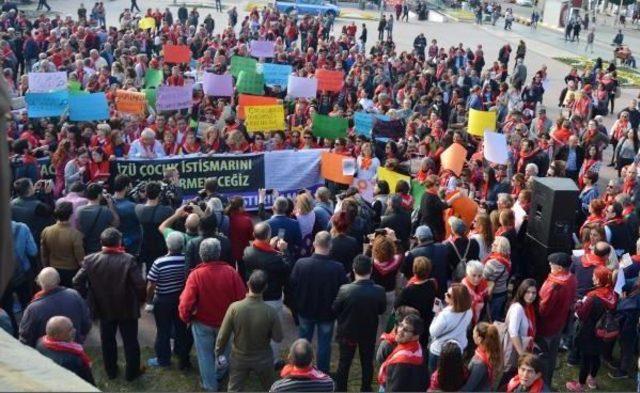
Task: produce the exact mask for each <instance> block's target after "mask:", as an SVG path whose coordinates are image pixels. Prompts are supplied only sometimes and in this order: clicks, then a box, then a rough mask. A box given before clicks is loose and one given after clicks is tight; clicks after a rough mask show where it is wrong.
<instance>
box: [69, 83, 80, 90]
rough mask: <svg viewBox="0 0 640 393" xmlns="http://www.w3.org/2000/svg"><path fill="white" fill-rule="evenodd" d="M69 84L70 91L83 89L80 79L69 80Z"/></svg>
mask: <svg viewBox="0 0 640 393" xmlns="http://www.w3.org/2000/svg"><path fill="white" fill-rule="evenodd" d="M67 86H68V87H69V91H80V90H82V84H81V83H80V82H78V81H69V82H68V83H67Z"/></svg>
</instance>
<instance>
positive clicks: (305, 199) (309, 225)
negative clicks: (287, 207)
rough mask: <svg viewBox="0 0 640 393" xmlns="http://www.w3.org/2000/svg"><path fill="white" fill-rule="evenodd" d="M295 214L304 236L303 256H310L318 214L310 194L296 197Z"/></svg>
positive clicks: (305, 193)
mask: <svg viewBox="0 0 640 393" xmlns="http://www.w3.org/2000/svg"><path fill="white" fill-rule="evenodd" d="M293 213H294V214H295V216H296V220H297V221H298V226H299V227H300V233H301V235H302V249H301V251H300V252H301V256H307V255H310V253H311V248H312V246H313V236H314V234H315V233H314V226H315V222H316V214H315V213H314V211H313V199H312V198H311V195H310V194H309V193H308V192H304V193H302V194H299V195H298V196H297V197H296V200H295V202H294V207H293Z"/></svg>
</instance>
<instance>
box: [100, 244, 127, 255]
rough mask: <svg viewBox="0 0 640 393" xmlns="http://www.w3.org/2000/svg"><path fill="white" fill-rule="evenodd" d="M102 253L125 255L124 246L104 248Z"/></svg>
mask: <svg viewBox="0 0 640 393" xmlns="http://www.w3.org/2000/svg"><path fill="white" fill-rule="evenodd" d="M102 252H103V253H105V254H124V253H125V250H124V247H123V246H117V247H105V246H102Z"/></svg>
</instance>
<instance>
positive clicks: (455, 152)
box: [440, 143, 467, 176]
mask: <svg viewBox="0 0 640 393" xmlns="http://www.w3.org/2000/svg"><path fill="white" fill-rule="evenodd" d="M466 159H467V149H465V148H464V147H462V145H461V144H459V143H454V144H452V145H451V146H449V147H448V148H447V150H445V151H443V152H442V154H441V155H440V164H441V166H442V169H448V170H450V171H452V172H453V173H455V174H456V176H460V172H462V168H463V167H464V162H465V161H466Z"/></svg>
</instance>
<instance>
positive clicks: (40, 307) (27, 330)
mask: <svg viewBox="0 0 640 393" xmlns="http://www.w3.org/2000/svg"><path fill="white" fill-rule="evenodd" d="M36 282H37V283H38V285H39V286H40V288H41V291H40V292H38V293H36V295H35V296H34V298H33V301H31V303H29V305H28V306H27V308H26V309H25V310H24V313H23V315H22V320H20V341H21V342H22V343H24V344H26V345H29V346H31V347H35V346H36V342H37V341H38V338H40V337H42V336H43V335H44V334H45V327H46V324H47V321H48V320H49V318H51V317H53V316H55V315H62V316H65V317H68V318H69V319H70V320H71V321H72V323H73V327H74V328H75V337H74V340H75V341H76V342H78V343H80V344H82V342H83V341H84V339H85V337H86V336H87V334H88V333H89V330H90V329H91V316H90V314H89V308H88V307H87V303H86V302H85V301H84V299H82V296H80V294H79V293H78V292H77V291H76V290H74V289H71V288H65V287H61V286H60V275H59V274H58V271H57V270H56V269H55V268H52V267H45V268H44V269H42V270H41V271H40V273H39V274H38V277H36Z"/></svg>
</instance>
